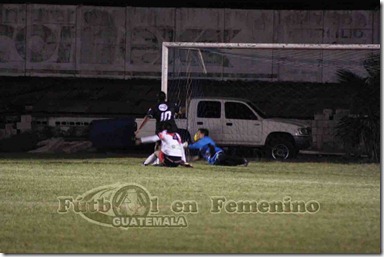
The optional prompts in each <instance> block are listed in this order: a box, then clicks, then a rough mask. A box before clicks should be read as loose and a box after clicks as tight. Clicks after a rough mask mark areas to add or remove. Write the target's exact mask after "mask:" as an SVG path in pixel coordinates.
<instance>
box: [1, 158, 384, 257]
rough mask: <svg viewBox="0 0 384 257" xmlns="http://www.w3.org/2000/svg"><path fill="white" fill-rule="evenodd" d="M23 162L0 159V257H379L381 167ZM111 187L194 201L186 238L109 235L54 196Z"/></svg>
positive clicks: (158, 233)
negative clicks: (266, 204)
mask: <svg viewBox="0 0 384 257" xmlns="http://www.w3.org/2000/svg"><path fill="white" fill-rule="evenodd" d="M105 157H107V156H102V155H100V156H98V155H96V156H89V158H84V159H82V158H71V157H66V158H62V157H57V156H55V157H54V156H51V157H50V156H48V157H47V158H45V157H40V158H34V156H33V155H23V156H18V157H17V158H15V157H14V156H12V155H4V156H1V158H0V181H1V182H0V183H1V186H0V222H1V230H0V252H5V253H25V252H29V253H88V252H89V253H380V252H381V248H380V166H379V165H377V164H336V163H313V162H311V163H306V162H302V163H292V162H291V163H279V162H259V163H251V164H250V165H249V166H248V167H212V166H207V165H206V164H205V163H202V162H198V163H196V164H195V168H194V169H186V168H175V169H166V168H159V167H142V166H141V165H140V164H141V161H142V160H141V159H138V158H124V157H111V156H109V158H105ZM117 182H123V183H136V184H140V185H142V186H143V187H145V188H147V189H148V191H149V192H150V193H151V194H152V195H154V196H157V197H158V198H159V206H160V214H166V215H171V214H172V212H171V211H170V208H169V206H170V205H171V203H172V202H173V201H175V200H196V201H197V202H198V204H199V213H197V214H187V220H188V227H187V228H129V229H128V230H123V229H118V228H110V227H104V226H99V225H97V224H93V223H90V222H88V221H87V220H85V219H83V218H82V217H81V216H80V215H77V214H75V213H73V212H70V213H67V214H64V215H60V214H58V213H57V208H58V200H57V197H58V196H68V195H71V196H74V197H77V196H78V195H81V194H83V193H84V192H86V191H88V190H91V189H93V188H96V187H100V186H104V185H110V184H115V183H117ZM210 196H225V197H226V198H227V199H228V200H235V201H239V200H256V201H259V200H267V201H281V200H282V199H283V198H284V197H285V196H290V197H291V198H292V200H302V201H309V200H316V201H318V202H319V203H320V205H321V209H320V211H319V212H317V213H315V214H270V213H269V214H261V213H255V214H228V213H226V212H225V211H223V212H222V213H220V214H211V213H210V207H211V202H210Z"/></svg>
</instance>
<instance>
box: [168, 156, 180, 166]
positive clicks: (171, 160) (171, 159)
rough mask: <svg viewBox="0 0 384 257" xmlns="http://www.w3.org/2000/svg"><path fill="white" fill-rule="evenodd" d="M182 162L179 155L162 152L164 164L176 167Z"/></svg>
mask: <svg viewBox="0 0 384 257" xmlns="http://www.w3.org/2000/svg"><path fill="white" fill-rule="evenodd" d="M181 163H182V160H181V157H177V156H169V155H165V154H164V166H166V167H177V166H179V165H180V164H181Z"/></svg>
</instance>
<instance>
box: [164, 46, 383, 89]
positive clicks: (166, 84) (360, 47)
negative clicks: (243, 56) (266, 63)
mask: <svg viewBox="0 0 384 257" xmlns="http://www.w3.org/2000/svg"><path fill="white" fill-rule="evenodd" d="M169 48H191V49H193V48H195V49H198V48H227V49H264V50H266V49H269V50H273V49H286V50H380V44H279V43H270V44H265V43H202V42H163V47H162V64H161V90H162V91H164V92H165V93H168V92H167V91H168V50H169Z"/></svg>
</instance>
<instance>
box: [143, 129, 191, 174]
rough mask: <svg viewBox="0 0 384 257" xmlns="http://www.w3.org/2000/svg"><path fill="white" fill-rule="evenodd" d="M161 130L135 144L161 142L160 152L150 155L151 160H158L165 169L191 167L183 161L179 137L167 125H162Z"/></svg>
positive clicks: (182, 150) (182, 149) (183, 154)
mask: <svg viewBox="0 0 384 257" xmlns="http://www.w3.org/2000/svg"><path fill="white" fill-rule="evenodd" d="M163 128H164V130H163V131H161V132H160V133H158V134H157V135H154V136H149V137H142V138H139V139H137V140H136V144H141V143H143V144H145V143H154V142H157V141H159V140H161V150H159V151H156V152H155V153H154V154H153V155H151V156H152V158H158V159H159V162H160V164H162V165H164V166H167V167H177V166H179V165H183V166H187V167H191V165H190V164H188V163H186V162H185V161H184V160H185V153H184V148H183V144H182V141H181V137H180V135H179V134H178V133H176V132H174V131H173V130H172V126H171V124H169V123H166V124H164V127H163Z"/></svg>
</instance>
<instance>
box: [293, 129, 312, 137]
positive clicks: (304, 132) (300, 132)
mask: <svg viewBox="0 0 384 257" xmlns="http://www.w3.org/2000/svg"><path fill="white" fill-rule="evenodd" d="M296 135H298V136H309V135H311V128H299V129H297V132H296Z"/></svg>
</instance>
